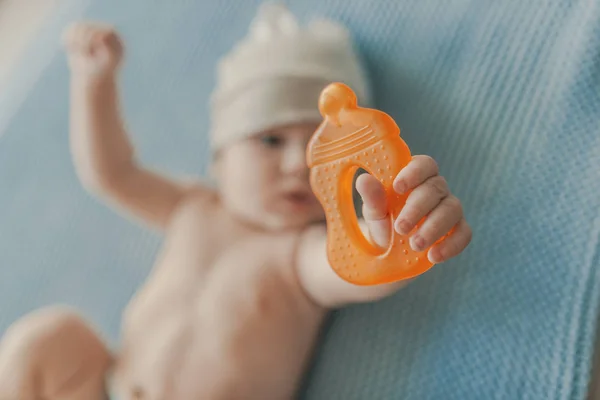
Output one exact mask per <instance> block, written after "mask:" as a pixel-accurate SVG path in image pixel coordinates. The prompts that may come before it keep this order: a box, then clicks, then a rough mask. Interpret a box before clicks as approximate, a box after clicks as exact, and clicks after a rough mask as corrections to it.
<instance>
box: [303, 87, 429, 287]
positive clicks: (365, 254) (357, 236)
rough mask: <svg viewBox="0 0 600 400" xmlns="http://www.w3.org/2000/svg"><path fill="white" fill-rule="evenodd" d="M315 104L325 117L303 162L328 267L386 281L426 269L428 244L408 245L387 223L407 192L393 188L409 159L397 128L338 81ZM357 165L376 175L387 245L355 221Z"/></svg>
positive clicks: (369, 281)
mask: <svg viewBox="0 0 600 400" xmlns="http://www.w3.org/2000/svg"><path fill="white" fill-rule="evenodd" d="M319 109H320V111H321V115H322V116H323V118H324V121H323V123H322V124H321V126H320V127H319V128H318V129H317V131H316V132H315V133H314V135H313V137H312V138H311V140H310V142H309V144H308V151H307V162H308V166H309V168H310V170H311V171H310V184H311V187H312V190H313V191H314V193H315V195H316V197H317V198H318V200H319V202H320V203H321V205H322V206H323V208H324V209H325V214H326V217H327V255H328V258H329V263H330V265H331V267H332V268H333V270H334V271H335V272H336V273H337V274H338V275H339V276H340V277H341V278H342V279H344V280H346V281H348V282H351V283H354V284H357V285H375V284H382V283H389V282H394V281H399V280H403V279H408V278H412V277H414V276H417V275H419V274H422V273H423V272H425V271H427V270H428V269H429V268H431V267H432V263H431V262H429V260H428V259H427V251H428V249H426V250H425V251H423V252H415V251H413V250H412V249H411V247H410V245H409V241H408V236H402V235H399V234H398V233H397V232H396V231H395V230H394V229H393V228H392V226H393V221H394V220H395V219H396V217H397V216H398V214H399V213H400V210H401V209H402V207H403V206H404V203H405V201H406V197H407V195H408V194H404V195H399V194H397V193H396V192H395V191H394V190H393V188H392V183H393V181H394V178H395V177H396V175H397V174H398V172H400V170H401V169H402V168H403V167H404V166H405V165H406V164H408V162H409V161H410V160H411V154H410V150H409V148H408V146H407V145H406V143H404V141H403V140H402V139H401V138H400V129H399V128H398V126H397V125H396V123H395V122H394V120H393V119H392V118H391V117H390V116H388V115H387V114H385V113H383V112H381V111H377V110H373V109H367V108H361V107H358V106H357V104H356V96H355V94H354V92H353V91H352V90H351V89H350V88H349V87H347V86H346V85H343V84H341V83H333V84H331V85H329V86H327V87H326V88H325V89H324V90H323V92H322V93H321V97H320V99H319ZM359 167H360V168H363V169H364V170H366V171H367V172H369V173H370V174H371V175H372V176H374V177H375V178H377V179H378V180H379V181H380V182H381V183H382V184H383V186H384V188H385V191H386V193H387V196H388V207H389V212H388V216H389V218H390V230H391V235H390V236H391V238H390V243H389V245H388V246H387V248H381V247H379V246H377V245H375V244H373V243H371V242H369V241H368V240H367V239H366V238H365V236H364V235H363V234H362V231H361V229H360V227H359V225H358V220H357V217H356V213H355V210H354V204H353V201H352V182H353V178H354V175H355V173H356V171H357V170H358V168H359ZM421 223H422V221H421ZM418 226H420V224H419V225H418Z"/></svg>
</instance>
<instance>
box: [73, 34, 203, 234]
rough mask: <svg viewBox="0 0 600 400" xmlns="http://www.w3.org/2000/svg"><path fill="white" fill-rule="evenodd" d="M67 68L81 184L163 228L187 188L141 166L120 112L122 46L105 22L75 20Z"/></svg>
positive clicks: (75, 148)
mask: <svg viewBox="0 0 600 400" xmlns="http://www.w3.org/2000/svg"><path fill="white" fill-rule="evenodd" d="M64 42H65V46H66V49H67V54H68V60H69V66H70V69H71V85H70V93H71V95H70V98H71V106H70V107H71V110H70V114H71V115H70V142H71V152H72V156H73V162H74V164H75V169H76V172H77V176H78V177H79V179H80V181H81V182H82V184H83V186H84V187H85V188H86V189H87V190H89V191H90V192H92V193H93V194H95V195H97V196H98V197H101V198H102V199H104V200H106V201H107V202H109V203H112V205H114V206H117V208H122V209H125V210H126V211H128V212H129V213H130V214H132V215H133V216H135V217H137V218H140V219H142V220H143V221H144V222H146V223H148V224H149V225H151V226H153V227H158V228H164V227H165V225H166V224H167V223H168V221H169V219H170V217H171V215H172V212H173V210H174V209H175V208H176V206H177V204H178V203H179V202H180V200H181V199H182V198H183V197H184V196H185V195H186V194H187V193H189V192H190V191H197V190H203V189H202V188H200V187H189V186H185V185H183V184H179V183H177V182H175V181H172V180H170V179H167V178H166V177H163V176H161V175H159V174H157V173H154V172H152V171H149V170H147V169H144V168H142V167H141V166H140V165H138V164H137V163H136V160H135V155H134V150H133V147H132V145H131V143H130V142H129V139H128V137H127V132H126V130H125V127H124V123H123V120H122V117H121V114H120V107H119V104H118V103H119V96H118V94H119V93H118V87H117V73H118V69H119V66H120V64H121V61H122V58H123V44H122V42H121V40H120V38H119V36H118V35H117V33H116V32H115V30H114V29H112V28H111V27H109V26H105V25H101V24H96V23H77V24H75V25H73V26H71V27H69V28H68V29H67V30H66V31H65V35H64Z"/></svg>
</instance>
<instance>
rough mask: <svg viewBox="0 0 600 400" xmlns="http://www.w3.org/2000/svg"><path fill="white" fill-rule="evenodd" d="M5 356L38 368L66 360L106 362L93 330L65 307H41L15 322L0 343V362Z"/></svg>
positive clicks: (103, 348)
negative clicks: (32, 364)
mask: <svg viewBox="0 0 600 400" xmlns="http://www.w3.org/2000/svg"><path fill="white" fill-rule="evenodd" d="M6 353H10V354H11V356H12V357H17V358H20V359H21V360H22V362H24V361H26V360H27V361H29V362H35V364H36V365H38V366H41V365H44V364H46V363H54V362H55V360H57V359H63V360H65V361H67V359H69V358H78V359H81V358H84V359H88V360H90V359H96V360H97V361H98V362H102V363H107V362H108V361H109V356H108V352H107V350H106V348H105V346H104V343H103V342H102V340H101V339H100V338H99V336H98V335H97V334H96V333H95V332H94V329H93V328H92V327H91V326H90V325H89V324H88V323H87V322H86V321H85V319H84V318H83V317H82V316H81V315H80V314H79V313H78V312H77V311H75V310H74V309H72V308H70V307H66V306H52V307H45V308H42V309H39V310H36V311H34V312H32V313H30V314H27V315H26V316H24V317H23V318H21V319H19V320H18V321H16V322H15V323H14V324H13V325H11V326H10V327H9V328H8V330H7V331H6V334H5V335H4V337H3V339H2V342H1V343H0V358H2V356H3V355H6ZM12 357H11V358H12ZM73 361H75V360H73Z"/></svg>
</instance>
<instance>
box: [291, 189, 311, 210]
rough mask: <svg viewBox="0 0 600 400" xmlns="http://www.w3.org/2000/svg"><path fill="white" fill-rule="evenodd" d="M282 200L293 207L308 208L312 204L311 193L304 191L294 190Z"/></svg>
mask: <svg viewBox="0 0 600 400" xmlns="http://www.w3.org/2000/svg"><path fill="white" fill-rule="evenodd" d="M284 198H285V200H286V201H287V202H289V203H291V204H293V205H295V206H303V207H306V206H310V205H312V204H313V202H314V196H313V195H312V193H311V192H308V191H304V190H294V191H290V192H287V193H285V195H284Z"/></svg>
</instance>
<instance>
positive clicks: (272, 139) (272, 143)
mask: <svg viewBox="0 0 600 400" xmlns="http://www.w3.org/2000/svg"><path fill="white" fill-rule="evenodd" d="M260 141H261V142H262V143H263V144H265V145H266V146H268V147H277V146H280V145H281V144H282V143H283V139H281V138H280V137H279V136H275V135H264V136H262V137H261V138H260Z"/></svg>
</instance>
